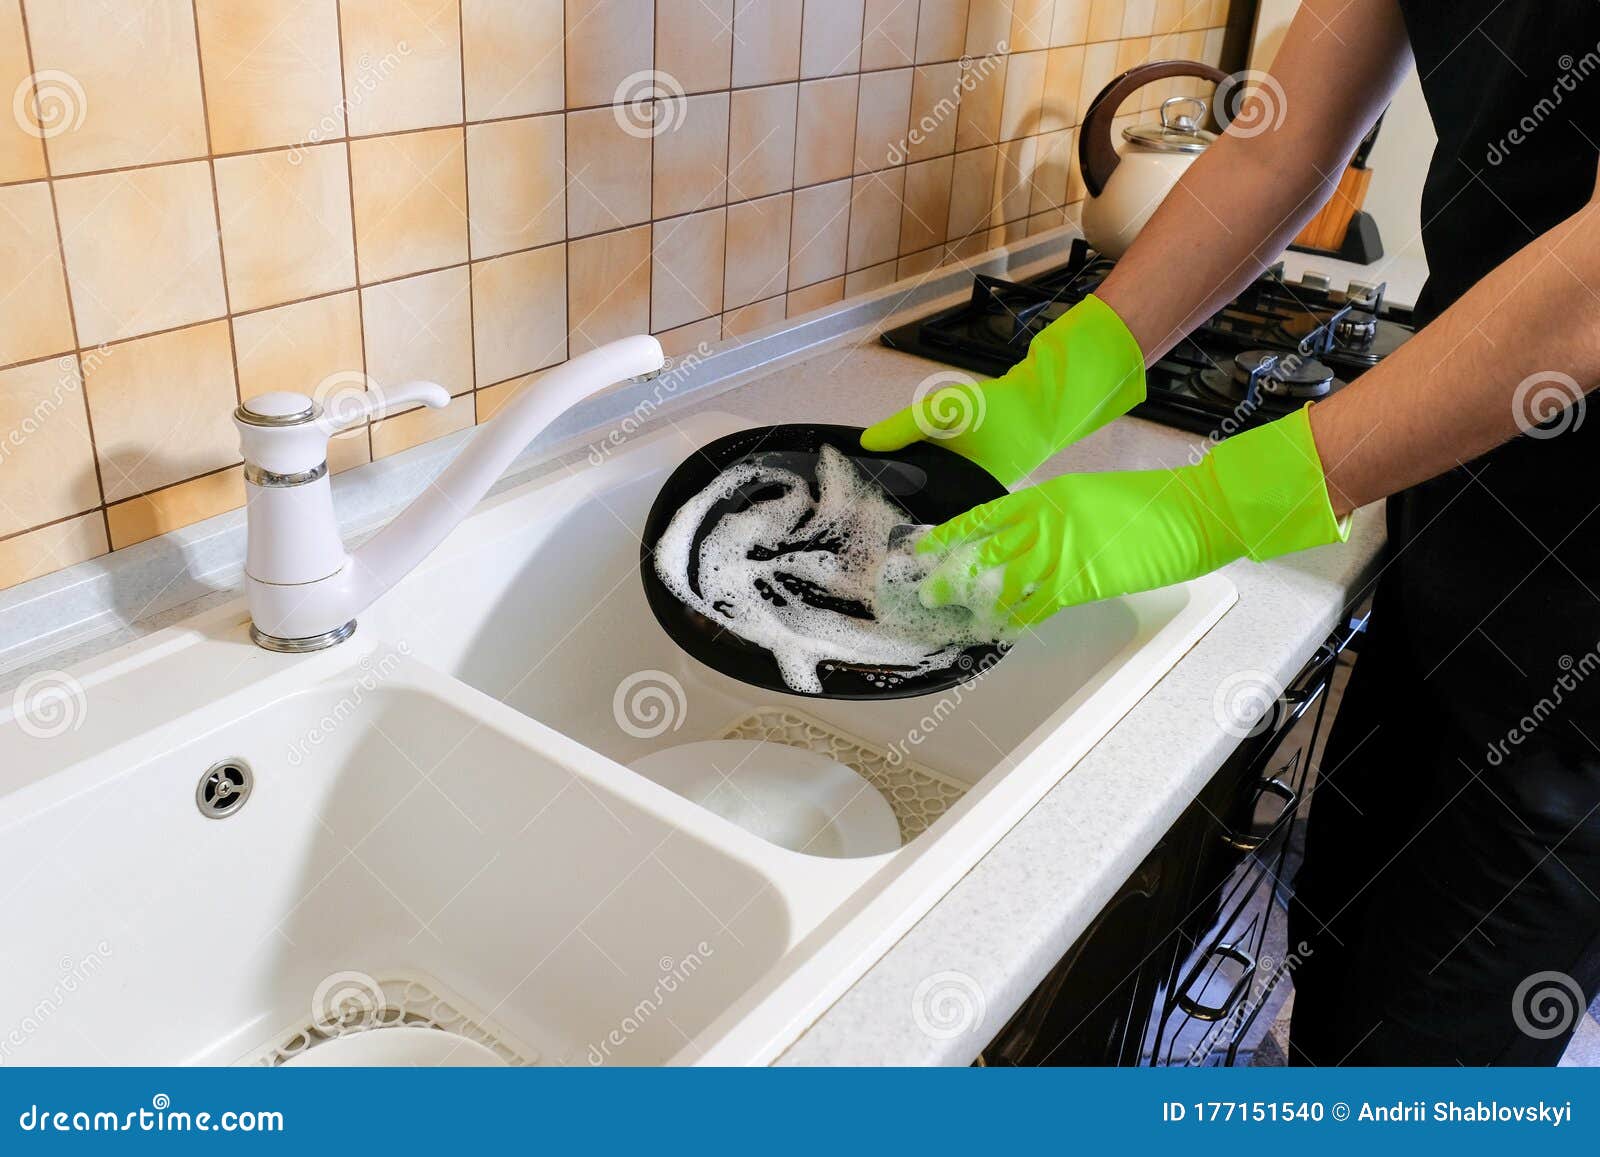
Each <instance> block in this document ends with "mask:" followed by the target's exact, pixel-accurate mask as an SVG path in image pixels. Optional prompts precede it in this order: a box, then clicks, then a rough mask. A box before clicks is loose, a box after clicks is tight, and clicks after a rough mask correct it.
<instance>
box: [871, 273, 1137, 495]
mask: <svg viewBox="0 0 1600 1157" xmlns="http://www.w3.org/2000/svg"><path fill="white" fill-rule="evenodd" d="M1142 401H1144V355H1143V354H1142V353H1141V352H1140V350H1139V343H1138V342H1137V341H1135V340H1134V337H1133V335H1132V334H1131V333H1129V332H1128V327H1127V326H1125V325H1124V324H1123V323H1122V319H1121V318H1119V317H1118V316H1117V315H1116V313H1115V312H1113V310H1112V309H1111V307H1110V306H1109V305H1106V304H1105V303H1104V302H1103V301H1101V300H1100V299H1099V298H1098V297H1094V296H1090V297H1086V298H1084V299H1083V300H1082V301H1080V302H1079V303H1078V304H1077V305H1075V306H1073V307H1072V308H1071V309H1069V310H1068V311H1067V312H1066V313H1064V314H1062V315H1061V316H1060V317H1058V318H1057V319H1056V320H1055V321H1053V322H1051V323H1050V324H1049V325H1048V326H1046V327H1045V328H1044V329H1043V330H1042V331H1040V332H1039V333H1038V334H1037V335H1036V336H1035V337H1034V339H1033V343H1032V344H1031V345H1029V346H1028V355H1027V357H1026V358H1024V359H1023V360H1022V361H1021V362H1019V363H1018V364H1017V365H1015V366H1013V367H1012V368H1011V369H1010V370H1008V371H1006V373H1005V374H1003V375H1001V376H1000V377H998V378H995V379H993V380H992V381H987V382H978V383H976V384H972V385H967V384H953V385H948V386H944V387H942V388H940V389H937V390H933V391H931V392H930V393H929V394H928V395H927V396H926V397H923V398H919V399H918V400H917V401H915V402H913V403H912V404H911V405H910V406H907V407H906V408H905V409H903V410H901V411H899V412H898V413H895V414H892V415H890V416H889V417H887V418H885V419H884V420H883V421H881V422H879V423H877V424H876V425H874V426H873V427H871V428H870V429H869V430H867V432H866V433H864V434H863V435H862V436H861V445H862V447H863V448H864V449H867V450H899V449H902V448H903V447H905V446H908V445H910V444H911V443H912V442H916V441H918V440H919V439H922V438H932V439H935V440H937V441H939V442H942V443H943V444H944V445H946V446H948V447H949V448H950V449H952V450H954V451H956V452H957V453H959V454H961V455H963V456H965V457H967V458H970V459H972V461H974V462H976V463H977V464H978V465H979V466H982V467H983V468H984V469H985V470H987V471H988V472H989V473H990V474H993V475H994V476H995V477H996V478H998V479H999V480H1000V481H1001V482H1003V483H1005V484H1006V485H1007V486H1009V485H1011V484H1012V483H1013V482H1015V481H1017V479H1019V478H1021V477H1023V476H1024V475H1026V474H1028V473H1030V472H1032V470H1033V469H1034V468H1035V467H1036V466H1038V465H1039V463H1041V462H1043V461H1044V460H1045V459H1046V458H1048V457H1050V455H1052V454H1054V453H1055V452H1056V451H1057V450H1060V449H1061V448H1062V447H1063V446H1066V445H1068V444H1070V443H1072V442H1075V441H1077V440H1078V439H1079V438H1083V437H1086V436H1088V435H1089V434H1092V433H1093V432H1094V431H1096V430H1098V429H1099V428H1100V427H1101V426H1104V425H1105V424H1106V423H1107V422H1109V421H1111V420H1112V419H1113V418H1116V417H1119V416H1121V415H1122V414H1125V413H1127V412H1128V411H1129V410H1130V409H1132V408H1133V407H1134V406H1136V405H1137V404H1138V403H1140V402H1142Z"/></svg>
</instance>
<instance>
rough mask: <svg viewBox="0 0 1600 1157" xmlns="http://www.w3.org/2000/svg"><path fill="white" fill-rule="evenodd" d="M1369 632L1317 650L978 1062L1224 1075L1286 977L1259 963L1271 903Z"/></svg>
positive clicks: (1358, 625)
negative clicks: (1324, 738) (1329, 705)
mask: <svg viewBox="0 0 1600 1157" xmlns="http://www.w3.org/2000/svg"><path fill="white" fill-rule="evenodd" d="M1364 625H1365V621H1364V620H1355V621H1352V622H1351V623H1350V624H1349V625H1348V626H1347V627H1345V628H1343V629H1341V630H1340V631H1339V632H1337V633H1335V634H1334V635H1333V636H1332V637H1330V638H1329V639H1328V640H1327V641H1326V642H1325V643H1324V644H1323V645H1322V646H1321V647H1320V648H1318V650H1317V653H1316V654H1315V655H1314V656H1313V657H1312V659H1311V660H1310V661H1309V662H1308V663H1307V664H1306V665H1305V666H1304V667H1303V668H1302V669H1301V671H1300V673H1299V675H1298V676H1297V677H1296V678H1295V679H1294V680H1293V681H1292V682H1291V683H1290V685H1289V687H1288V688H1287V689H1286V690H1285V691H1284V693H1283V694H1282V695H1281V696H1280V697H1279V699H1278V702H1277V705H1276V708H1275V710H1274V711H1273V712H1272V713H1271V714H1270V715H1269V716H1268V717H1267V719H1266V720H1265V721H1264V723H1263V725H1262V726H1260V727H1258V729H1257V733H1256V734H1252V735H1251V736H1249V737H1247V738H1246V739H1244V740H1243V741H1242V742H1241V743H1240V745H1239V747H1238V749H1237V750H1236V751H1235V752H1234V753H1233V755H1232V756H1230V758H1229V759H1228V760H1227V762H1225V763H1224V764H1223V766H1222V767H1221V769H1219V770H1218V772H1217V774H1216V775H1215V776H1213V777H1212V779H1211V781H1210V782H1209V783H1208V784H1207V785H1206V786H1205V787H1204V788H1203V789H1202V790H1201V792H1200V793H1199V795H1198V796H1196V798H1195V800H1194V802H1193V803H1192V804H1191V805H1190V806H1189V807H1188V808H1187V809H1186V810H1185V811H1184V813H1183V815H1182V816H1181V817H1180V819H1179V820H1178V822H1177V823H1176V824H1174V825H1173V826H1172V828H1171V830H1170V831H1168V832H1167V834H1166V836H1165V837H1164V838H1163V839H1162V841H1161V842H1160V843H1159V844H1158V845H1157V846H1156V848H1155V849H1154V850H1152V851H1151V853H1150V854H1149V856H1147V857H1146V858H1145V860H1144V862H1143V863H1142V864H1140V865H1139V868H1138V869H1137V870H1136V871H1135V872H1134V873H1133V874H1132V875H1131V876H1130V877H1129V878H1128V880H1127V881H1126V882H1125V883H1124V884H1123V885H1122V887H1121V888H1120V889H1119V890H1118V892H1117V893H1116V895H1115V896H1114V897H1113V898H1112V900H1111V901H1110V903H1108V904H1107V905H1106V907H1105V908H1104V909H1103V910H1102V911H1101V912H1100V914H1099V915H1098V916H1096V918H1095V920H1094V922H1093V923H1092V924H1091V925H1090V926H1089V928H1088V929H1087V930H1086V931H1085V932H1084V933H1083V935H1082V936H1081V937H1079V939H1078V942H1077V943H1076V944H1074V945H1073V947H1072V949H1071V951H1069V952H1068V953H1067V954H1066V956H1064V957H1063V958H1062V959H1061V961H1060V963H1058V964H1057V965H1056V966H1055V968H1054V969H1052V970H1051V972H1050V973H1049V974H1048V975H1047V976H1046V977H1045V979H1044V981H1043V982H1042V983H1041V984H1040V985H1039V987H1038V988H1037V989H1035V991H1034V992H1033V994H1032V995H1031V996H1030V997H1029V998H1028V999H1027V1000H1026V1001H1025V1002H1024V1003H1023V1005H1022V1007H1021V1008H1020V1009H1018V1011H1017V1013H1016V1015H1015V1016H1013V1017H1012V1018H1011V1020H1010V1021H1009V1022H1008V1023H1007V1024H1006V1026H1005V1028H1004V1029H1002V1030H1001V1031H1000V1033H999V1035H998V1036H996V1037H995V1039H994V1041H993V1042H991V1043H990V1045H989V1047H988V1048H986V1049H985V1050H984V1053H983V1062H984V1063H986V1064H990V1065H1139V1064H1158V1065H1201V1064H1231V1063H1233V1061H1234V1059H1235V1057H1236V1055H1237V1051H1238V1048H1239V1044H1240V1042H1241V1041H1242V1040H1243V1039H1244V1036H1245V1034H1246V1033H1247V1032H1249V1031H1250V1029H1251V1027H1252V1024H1253V1023H1254V1021H1255V1019H1256V1017H1257V1016H1258V1015H1260V1013H1261V1011H1262V1009H1263V1008H1265V1007H1267V1005H1268V1003H1269V999H1270V997H1271V996H1272V993H1273V991H1274V990H1275V989H1276V988H1277V986H1278V985H1279V984H1281V982H1282V979H1283V976H1284V974H1285V971H1286V965H1285V963H1284V961H1282V960H1278V961H1269V960H1267V959H1265V958H1264V956H1263V946H1264V944H1265V943H1266V935H1267V931H1268V922H1269V920H1270V919H1271V917H1272V914H1273V913H1274V911H1276V908H1275V905H1274V903H1273V892H1274V890H1275V889H1277V888H1279V887H1280V885H1281V883H1282V876H1283V869H1284V857H1285V854H1286V851H1287V849H1288V846H1289V842H1290V837H1291V835H1292V833H1293V831H1294V827H1295V824H1296V822H1297V817H1298V816H1299V815H1300V814H1301V812H1302V811H1303V807H1302V801H1303V799H1304V798H1305V796H1306V794H1307V778H1308V775H1309V773H1310V766H1311V756H1312V753H1313V751H1314V749H1315V746H1316V744H1317V742H1318V740H1319V739H1320V737H1321V733H1322V730H1323V723H1324V714H1325V706H1326V696H1327V690H1328V687H1329V684H1330V682H1331V680H1332V677H1333V671H1334V667H1335V664H1336V662H1337V660H1338V658H1339V655H1340V654H1341V652H1343V651H1345V650H1346V649H1347V648H1348V647H1349V646H1350V644H1351V642H1352V640H1353V639H1354V638H1355V637H1356V636H1357V635H1358V634H1359V632H1360V631H1361V630H1362V629H1363V627H1364ZM1278 918H1279V919H1281V918H1282V913H1281V911H1280V912H1278ZM1290 964H1291V965H1292V961H1291V962H1290Z"/></svg>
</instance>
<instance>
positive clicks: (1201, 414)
mask: <svg viewBox="0 0 1600 1157" xmlns="http://www.w3.org/2000/svg"><path fill="white" fill-rule="evenodd" d="M1112 265H1113V263H1112V261H1111V260H1110V259H1108V258H1105V257H1101V256H1099V255H1098V254H1097V253H1095V252H1094V251H1093V250H1092V249H1090V248H1089V247H1088V245H1086V244H1085V243H1084V241H1083V240H1082V239H1081V238H1080V239H1078V240H1075V241H1074V242H1073V243H1072V251H1071V253H1070V254H1069V256H1068V258H1067V262H1066V264H1065V265H1062V266H1061V267H1059V268H1057V269H1053V270H1051V271H1049V272H1048V273H1044V274H1041V275H1040V276H1038V277H1033V278H1030V279H1028V280H1027V281H1006V280H1004V279H1002V278H998V277H986V276H982V275H980V276H978V277H977V279H976V280H975V282H974V284H973V287H972V296H971V298H970V299H968V300H967V301H966V302H964V303H962V304H961V305H958V306H956V307H954V308H952V309H948V310H945V311H943V312H941V313H937V314H934V315H932V316H931V317H926V318H923V319H922V320H920V321H914V322H911V323H909V324H907V325H903V326H900V327H898V328H897V329H892V330H889V331H888V332H887V333H885V334H884V335H883V343H884V345H887V346H889V347H891V348H893V349H898V350H904V351H906V352H907V353H913V354H919V355H921V356H923V357H927V358H932V359H933V360H935V361H940V362H945V363H948V364H950V365H956V366H960V367H962V368H963V369H968V370H972V371H974V372H976V373H979V374H984V375H987V376H991V377H993V376H998V375H999V374H1002V373H1004V372H1005V371H1006V370H1008V369H1009V368H1010V367H1011V366H1013V365H1015V364H1016V363H1017V362H1019V361H1021V360H1022V357H1023V355H1024V354H1025V353H1026V352H1027V348H1028V343H1029V342H1030V341H1032V340H1033V336H1034V334H1036V333H1038V332H1039V331H1040V330H1042V329H1043V328H1044V327H1045V326H1047V325H1049V324H1050V323H1051V322H1052V321H1054V320H1055V319H1056V318H1058V317H1060V316H1061V315H1062V314H1063V313H1065V312H1066V311H1067V310H1068V309H1070V308H1071V307H1072V306H1073V305H1075V304H1077V303H1078V302H1079V301H1081V300H1082V299H1083V298H1084V297H1085V296H1087V295H1088V294H1090V293H1093V292H1094V291H1095V289H1096V288H1098V286H1099V285H1100V283H1101V282H1102V281H1103V280H1105V277H1106V275H1107V274H1108V273H1110V272H1111V269H1112ZM1411 322H1412V318H1411V311H1410V310H1409V309H1405V308H1402V307H1398V306H1394V305H1391V304H1390V303H1388V302H1386V301H1385V300H1384V286H1383V285H1364V284H1361V283H1359V282H1352V283H1351V284H1350V286H1349V288H1348V289H1347V290H1345V291H1343V292H1340V291H1335V290H1332V289H1330V288H1329V285H1328V279H1327V278H1326V277H1324V276H1321V275H1318V274H1314V273H1307V274H1305V275H1304V276H1303V277H1302V278H1301V279H1300V280H1299V281H1293V282H1291V281H1286V280H1285V279H1284V275H1283V266H1282V265H1281V264H1280V265H1275V266H1273V267H1272V268H1271V269H1269V270H1267V272H1266V273H1264V274H1262V275H1261V277H1260V278H1258V279H1257V280H1256V281H1255V282H1254V283H1253V284H1251V285H1250V286H1249V287H1248V288H1247V289H1246V290H1245V291H1244V292H1243V293H1241V294H1240V295H1239V296H1238V297H1237V298H1235V299H1234V300H1233V301H1232V302H1231V303H1230V304H1228V305H1226V306H1224V307H1223V308H1222V309H1221V310H1219V311H1218V312H1217V313H1216V314H1215V316H1213V317H1212V318H1210V319H1209V320H1208V321H1207V322H1206V323H1205V324H1204V325H1202V326H1201V327H1200V328H1199V329H1197V330H1195V331H1194V332H1193V333H1192V334H1190V335H1189V336H1188V337H1186V338H1184V339H1183V340H1182V341H1180V342H1179V343H1178V344H1177V345H1176V346H1174V347H1173V348H1172V349H1171V350H1170V351H1169V352H1168V353H1167V354H1166V355H1165V356H1164V357H1162V358H1161V359H1160V360H1159V361H1157V362H1156V363H1155V364H1154V365H1152V366H1150V367H1149V369H1148V371H1147V372H1146V379H1145V381H1146V384H1145V393H1146V399H1145V401H1144V402H1143V403H1141V404H1140V405H1139V406H1137V407H1135V408H1134V410H1133V413H1134V414H1136V415H1138V416H1139V417H1142V418H1149V419H1151V420H1152V421H1156V422H1163V423H1165V424H1167V425H1171V426H1178V427H1181V428H1182V429H1185V430H1193V431H1195V432H1196V433H1202V434H1207V435H1210V436H1213V437H1226V436H1227V435H1229V434H1232V433H1236V432H1237V431H1239V430H1245V429H1249V428H1250V427H1252V426H1257V425H1260V424H1262V423H1263V422H1269V421H1271V420H1272V419H1274V418H1278V417H1281V416H1283V415H1284V414H1287V413H1289V412H1290V411H1292V410H1294V409H1296V408H1297V407H1299V406H1302V405H1304V404H1305V403H1306V402H1308V401H1315V400H1316V399H1318V398H1324V397H1327V396H1328V395H1329V394H1332V393H1333V392H1334V391H1336V390H1338V389H1340V388H1341V387H1343V386H1344V385H1345V384H1346V383H1348V382H1350V381H1351V380H1353V379H1355V378H1357V377H1359V376H1360V375H1361V374H1362V373H1364V372H1365V371H1367V370H1369V369H1371V368H1372V367H1373V366H1375V365H1377V364H1378V362H1379V361H1380V360H1382V359H1383V358H1384V357H1386V356H1387V355H1389V354H1391V353H1393V352H1394V351H1395V350H1396V349H1398V348H1399V346H1400V343H1402V342H1403V341H1405V340H1406V338H1408V337H1410V336H1411V333H1412V328H1413V327H1412V324H1411Z"/></svg>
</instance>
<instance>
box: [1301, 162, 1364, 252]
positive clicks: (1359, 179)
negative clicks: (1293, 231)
mask: <svg viewBox="0 0 1600 1157" xmlns="http://www.w3.org/2000/svg"><path fill="white" fill-rule="evenodd" d="M1371 184H1372V170H1371V169H1358V168H1356V167H1355V166H1354V165H1351V166H1348V167H1347V168H1346V169H1345V171H1344V175H1343V176H1341V177H1340V178H1339V184H1338V185H1337V186H1336V187H1335V188H1334V190H1333V195H1332V196H1331V197H1329V198H1328V203H1327V204H1326V205H1324V206H1323V207H1322V209H1321V210H1320V211H1319V212H1318V213H1317V215H1316V216H1315V217H1313V218H1311V220H1310V221H1308V222H1306V227H1305V228H1304V229H1302V230H1300V235H1299V236H1298V237H1296V238H1295V239H1294V244H1295V245H1297V246H1300V247H1301V248H1304V249H1325V250H1328V251H1329V252H1333V253H1336V252H1338V250H1339V247H1340V246H1342V245H1343V244H1344V238H1345V234H1346V233H1347V232H1349V230H1350V219H1351V218H1352V217H1354V216H1355V215H1356V213H1357V211H1359V210H1360V208H1361V206H1362V204H1363V203H1364V202H1365V201H1366V199H1367V187H1368V186H1369V185H1371Z"/></svg>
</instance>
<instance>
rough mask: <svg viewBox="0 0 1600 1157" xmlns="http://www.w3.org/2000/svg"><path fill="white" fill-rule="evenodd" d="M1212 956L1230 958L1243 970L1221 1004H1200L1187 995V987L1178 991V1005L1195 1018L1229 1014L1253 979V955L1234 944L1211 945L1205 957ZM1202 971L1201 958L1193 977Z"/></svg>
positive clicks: (1214, 1017) (1254, 973)
mask: <svg viewBox="0 0 1600 1157" xmlns="http://www.w3.org/2000/svg"><path fill="white" fill-rule="evenodd" d="M1213 956H1220V957H1222V958H1223V959H1224V960H1232V961H1234V962H1235V963H1236V964H1240V965H1242V966H1243V967H1244V971H1243V972H1241V973H1240V974H1239V979H1238V980H1236V981H1234V984H1233V988H1232V989H1231V990H1230V991H1229V993H1228V999H1227V1000H1225V1001H1223V1002H1222V1003H1221V1004H1218V1005H1211V1004H1201V1003H1200V1002H1199V1001H1197V1000H1195V999H1194V998H1193V997H1191V996H1190V995H1189V993H1188V990H1187V989H1185V990H1184V991H1183V992H1181V993H1179V995H1178V1007H1179V1008H1181V1009H1183V1011H1184V1012H1186V1013H1188V1014H1189V1015H1190V1016H1192V1017H1194V1018H1195V1019H1196V1020H1204V1021H1216V1020H1222V1019H1223V1018H1224V1017H1226V1016H1228V1015H1230V1014H1231V1013H1232V1012H1233V1010H1234V1009H1236V1008H1238V1007H1239V1002H1240V1001H1241V1000H1243V999H1244V996H1245V993H1247V992H1249V991H1250V982H1251V981H1252V980H1253V979H1255V975H1256V960H1255V957H1253V956H1251V955H1250V954H1249V953H1248V952H1246V951H1245V950H1244V949H1243V948H1240V947H1238V946H1237V945H1234V944H1217V945H1215V946H1213V947H1212V949H1211V951H1210V952H1208V953H1206V959H1208V960H1209V959H1210V958H1211V957H1213ZM1204 973H1205V961H1204V960H1202V961H1201V962H1200V965H1199V967H1197V968H1196V969H1195V979H1199V977H1200V976H1202V975H1204ZM1190 983H1191V984H1193V983H1194V981H1193V980H1191V981H1190Z"/></svg>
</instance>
